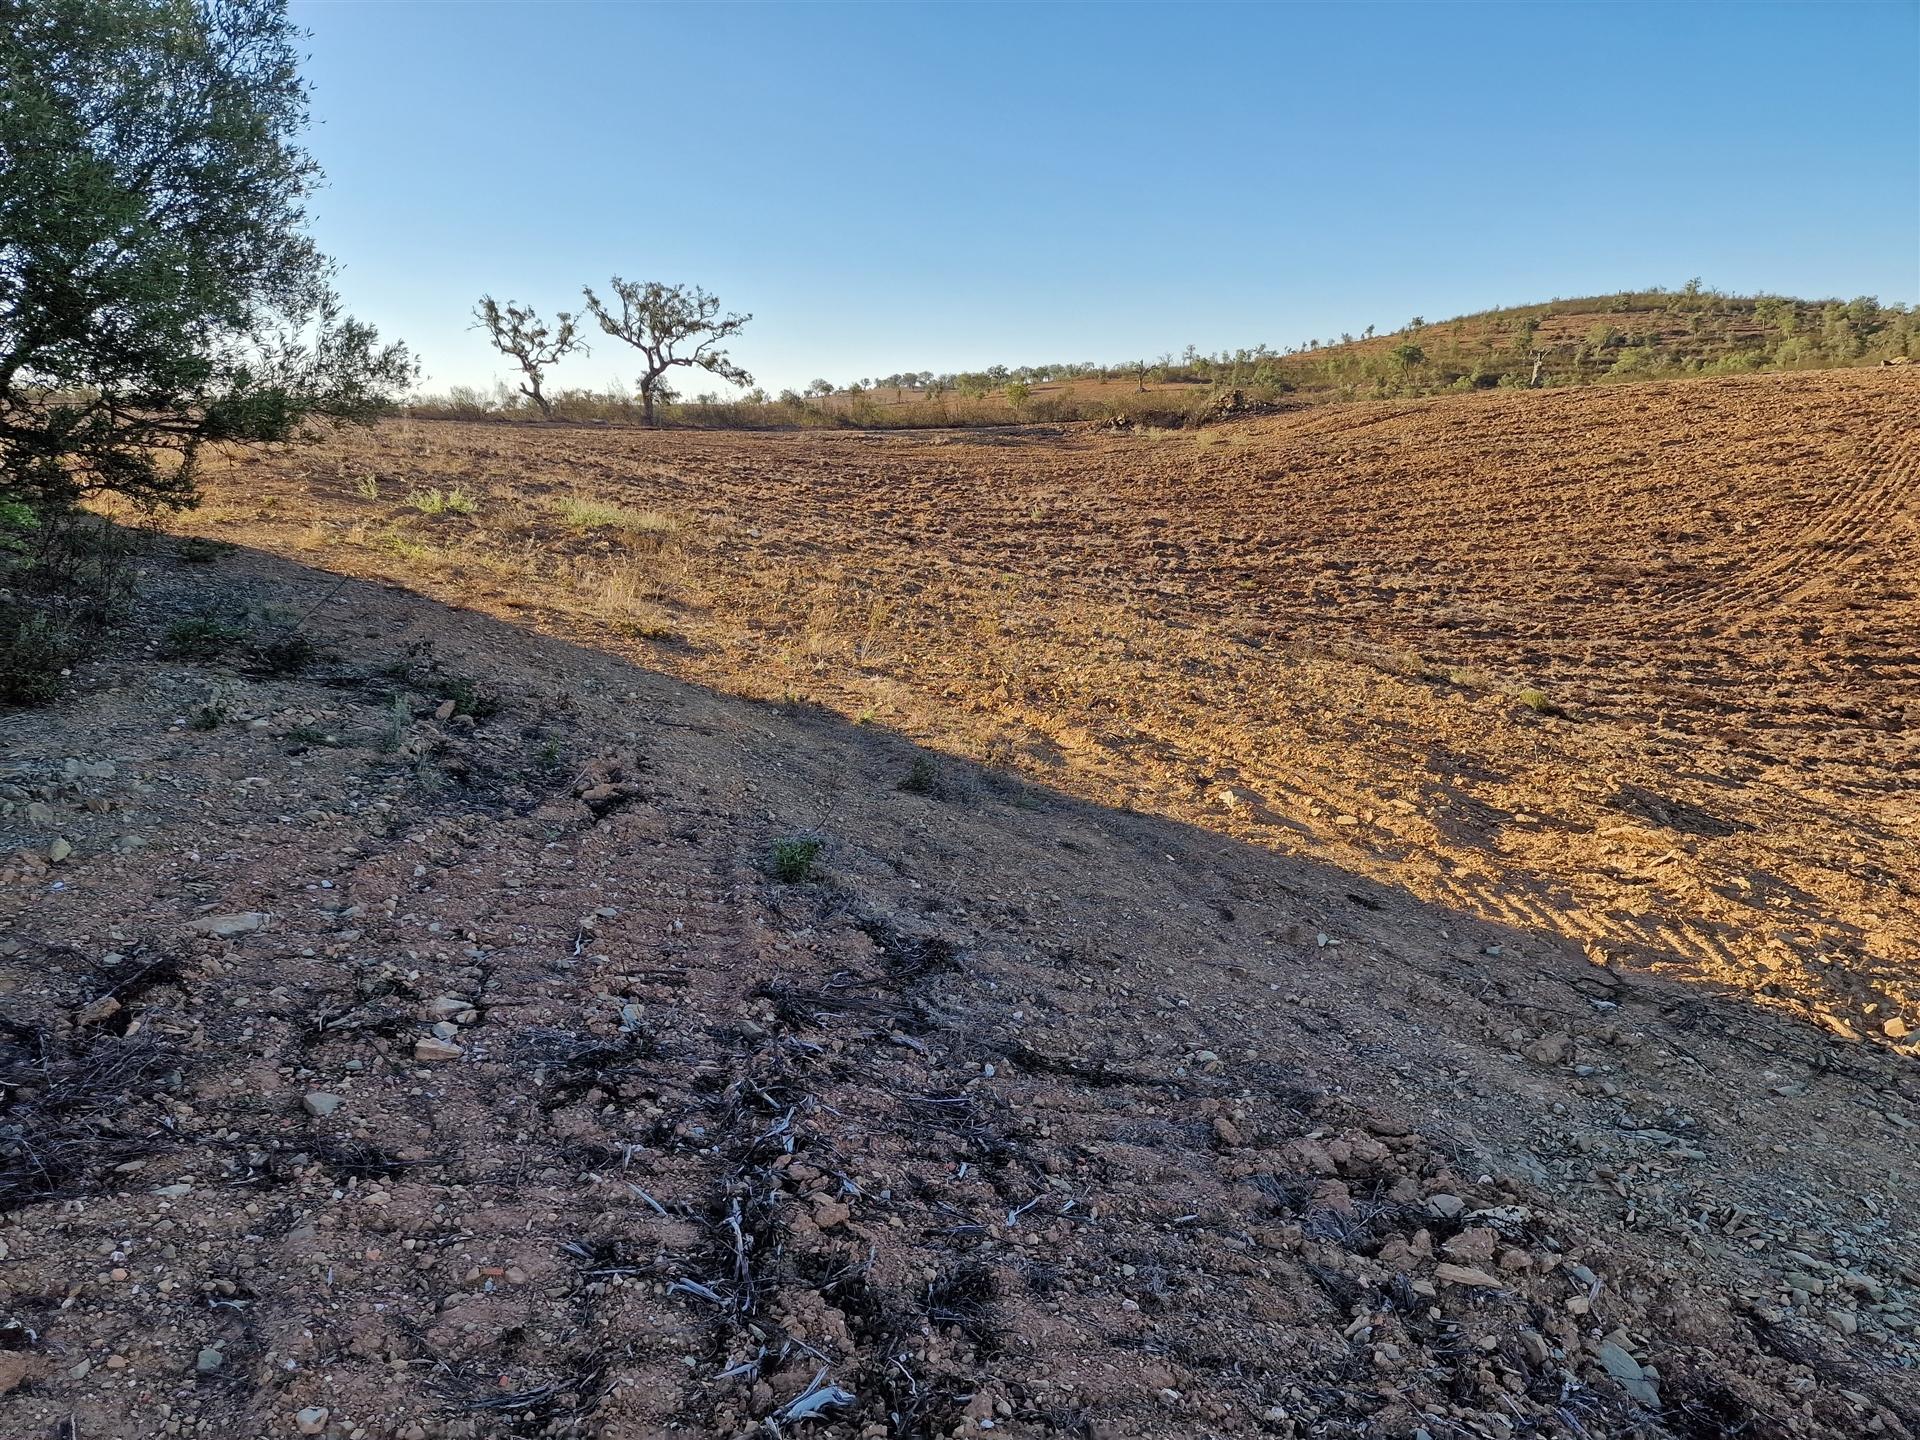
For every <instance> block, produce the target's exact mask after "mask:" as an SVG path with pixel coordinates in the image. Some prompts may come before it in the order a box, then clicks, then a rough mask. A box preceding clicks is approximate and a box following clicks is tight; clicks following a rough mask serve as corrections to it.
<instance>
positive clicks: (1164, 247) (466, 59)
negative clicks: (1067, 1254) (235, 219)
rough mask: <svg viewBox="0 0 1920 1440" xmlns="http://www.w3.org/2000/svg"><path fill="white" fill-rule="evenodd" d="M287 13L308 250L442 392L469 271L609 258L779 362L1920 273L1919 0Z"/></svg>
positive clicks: (1010, 353) (608, 368) (505, 275)
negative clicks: (307, 155)
mask: <svg viewBox="0 0 1920 1440" xmlns="http://www.w3.org/2000/svg"><path fill="white" fill-rule="evenodd" d="M294 14H295V18H296V19H297V20H298V21H299V23H301V24H302V25H304V26H306V27H307V28H308V29H310V30H311V31H312V39H311V43H310V52H311V60H310V62H309V64H308V69H307V73H308V77H309V78H310V80H311V81H312V82H313V84H314V86H315V96H314V114H315V117H316V120H317V122H318V123H317V125H316V128H315V130H314V132H313V135H312V137H311V142H312V148H313V150H314V153H315V154H316V156H317V157H318V158H319V159H320V160H321V162H322V163H323V164H324V166H325V167H326V169H327V172H328V176H329V180H330V185H329V188H328V189H327V190H326V192H325V193H324V194H323V195H322V196H321V197H320V198H319V201H318V204H317V205H316V207H315V214H316V223H315V231H316V234H317V236H318V238H319V240H320V241H321V243H322V245H323V247H324V248H326V249H327V250H328V251H329V252H330V253H331V254H333V255H334V256H335V257H336V258H337V259H339V260H340V261H341V262H342V264H343V266H344V270H343V273H342V276H341V287H342V290H343V292H344V293H345V295H346V297H347V299H348V301H349V304H350V306H351V308H352V309H353V310H354V312H355V313H356V314H359V315H360V316H362V317H363V318H366V319H368V320H371V321H373V322H375V323H376V324H378V325H379V326H380V328H381V329H382V331H383V332H385V333H388V334H392V335H398V336H400V337H402V338H404V339H406V340H408V341H409V342H411V343H412V344H413V345H414V347H415V348H416V349H417V350H418V351H419V352H420V354H421V356H422V359H423V360H424V362H425V365H426V370H427V376H426V381H425V384H426V386H427V387H428V388H444V387H445V386H447V385H448V384H459V383H486V382H487V381H489V380H490V379H491V378H492V377H493V376H494V375H496V374H501V375H504V374H505V373H506V371H505V368H504V367H503V366H502V365H501V364H500V363H499V360H498V357H496V356H494V355H493V354H492V352H490V351H489V350H488V349H487V348H486V346H485V344H484V342H483V341H482V340H481V338H480V337H479V335H478V334H477V333H474V332H471V331H469V330H468V329H467V328H466V326H467V318H468V312H469V311H470V310H471V308H472V305H473V302H474V300H475V298H476V297H478V296H479V295H480V294H481V292H482V291H491V292H492V293H493V294H494V295H495V296H497V297H499V298H501V299H505V298H508V297H512V298H516V299H521V300H525V301H530V302H532V303H534V304H536V305H538V306H539V307H541V308H542V309H546V310H551V309H557V308H561V307H563V306H564V307H568V308H576V307H577V302H578V299H579V292H580V286H581V284H582V283H587V282H592V283H596V284H598V283H602V282H604V281H605V279H606V277H607V276H608V275H609V274H612V273H619V274H621V275H624V276H626V277H628V278H629V279H661V280H671V281H691V282H698V283H700V284H702V285H704V286H706V287H707V288H708V289H710V290H713V291H715V292H717V293H718V294H719V295H720V297H721V299H722V300H723V301H724V302H725V303H726V305H727V306H728V308H730V309H739V310H746V311H751V312H753V314H754V316H755V319H754V322H753V324H752V325H751V326H750V327H748V330H747V331H746V333H745V335H744V336H743V337H742V339H741V342H740V344H739V345H738V346H736V348H735V355H736V358H738V359H739V360H741V361H742V362H743V363H745V364H746V365H747V366H748V367H749V368H750V369H751V370H752V371H753V372H754V373H755V376H756V378H757V379H759V380H760V381H761V382H762V383H763V384H766V385H768V386H769V387H770V388H774V389H778V388H779V387H782V386H786V385H797V384H803V383H804V382H806V381H807V380H809V379H811V378H812V377H814V376H816V375H819V376H825V377H827V378H830V379H833V380H836V381H843V382H844V381H846V380H850V379H854V378H858V377H861V376H867V375H874V374H883V373H889V372H892V371H896V370H903V369H934V370H949V369H959V368H967V367H973V366H983V365H987V364H991V363H994V362H996V361H1000V362H1005V363H1008V364H1014V365H1018V364H1026V363H1042V362H1047V361H1059V360H1081V359H1086V360H1108V361H1118V360H1124V359H1127V358H1131V357H1133V356H1136V355H1156V354H1159V353H1160V352H1162V351H1167V350H1174V351H1178V350H1179V349H1180V348H1181V347H1183V346H1185V345H1186V344H1188V343H1193V344H1195V345H1198V346H1199V347H1200V348H1201V349H1203V350H1214V349H1219V348H1222V347H1234V346H1240V345H1252V344H1256V343H1260V342H1263V341H1264V342H1266V343H1269V344H1272V345H1276V346H1279V345H1288V344H1293V343H1297V342H1299V341H1301V340H1303V339H1306V338H1308V337H1322V338H1324V337H1326V336H1329V335H1332V334H1336V333H1338V332H1339V331H1342V330H1353V331H1358V330H1360V329H1361V328H1362V327H1364V326H1366V325H1368V324H1378V325H1380V326H1381V327H1383V328H1391V327H1394V326H1398V325H1400V324H1403V323H1404V322H1405V321H1406V320H1407V318H1408V317H1409V316H1412V315H1415V314H1420V315H1424V316H1426V317H1427V318H1428V319H1430V320H1437V319H1440V318H1442V317H1444V316H1448V315H1453V314H1458V313H1461V312H1463V311H1470V310H1476V309H1482V308H1485V307H1487V306H1489V305H1494V304H1501V303H1520V302H1525V301H1531V300H1539V299H1545V298H1547V297H1549V296H1553V295H1578V294H1589V293H1593V292H1597V291H1607V290H1617V289H1622V288H1625V287H1629V286H1645V285H1652V284H1664V285H1669V286H1678V285H1680V284H1683V283H1684V282H1685V281H1686V280H1687V279H1688V278H1689V277H1690V276H1695V275H1698V276H1702V277H1704V278H1705V280H1706V282H1707V283H1708V284H1710V285H1714V286H1717V287H1719V288H1722V289H1729V290H1741V291H1750V290H1772V291H1777V292H1781V293H1786V294H1801V295H1809V296H1826V295H1839V296H1852V295H1857V294H1874V295H1878V296H1879V297H1880V298H1881V299H1882V300H1883V301H1888V302H1891V301H1896V300H1898V301H1907V302H1909V303H1911V302H1914V301H1916V300H1920V3H1915V0H1896V3H1883V4H1843V3H1825V4H1819V5H1807V6H1799V5H1744V4H1703V5H1696V6H1689V5H1682V4H1661V5H1653V6H1646V7H1639V6H1631V5H1616V4H1606V5H1595V6H1580V5H1567V4H1548V5H1540V6H1525V5H1517V4H1510V5H1491V6H1456V5H1444V4H1421V5H1408V6H1400V5H1361V4H1352V5H1340V6H1326V7H1322V6H1313V5H1286V6H1272V7H1262V6H1255V5H1231V6H1217V7H1216V6H1202V5H1146V4H1141V5H1120V6H1104V5H1092V4H1084V5H1060V6H1051V7H1050V6H1042V5H1033V4H1028V5H1007V6H1000V5H989V4H967V5H880V4H873V5H830V4H818V5H802V4H784V5H768V6H760V5H711V4H710V5H698V6H684V7H682V6H645V5H638V4H578V5H575V4H535V3H523V4H493V5H485V4H474V5H468V4H412V5H404V4H348V3H338V0H333V3H296V5H295V7H294ZM603 338H604V337H603ZM620 352H621V347H619V346H618V343H617V342H613V341H605V342H604V343H601V344H598V345H596V346H595V348H594V353H593V355H592V356H591V357H590V358H587V359H576V360H570V361H568V362H567V363H566V364H565V365H563V366H562V367H561V369H560V371H559V372H558V374H557V375H556V377H555V378H556V380H557V381H558V382H559V383H561V384H567V385H596V386H597V385H600V384H604V383H605V382H606V380H607V379H608V378H609V377H610V376H612V375H615V374H619V375H623V376H625V377H626V378H627V379H628V380H629V381H630V380H631V377H632V374H633V371H634V369H635V367H634V366H633V365H632V364H631V363H630V361H629V359H628V356H627V355H626V354H622V353H620ZM688 388H690V389H694V388H700V386H699V384H696V385H694V386H691V387H688Z"/></svg>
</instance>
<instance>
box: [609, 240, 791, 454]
mask: <svg viewBox="0 0 1920 1440" xmlns="http://www.w3.org/2000/svg"><path fill="white" fill-rule="evenodd" d="M609 291H610V295H611V300H612V301H614V302H617V305H616V304H614V303H603V302H602V301H601V299H600V297H599V296H598V295H596V294H594V293H593V290H592V289H591V288H588V289H587V290H586V291H585V292H584V293H585V295H586V300H587V311H588V313H589V314H591V315H592V316H593V318H594V319H595V320H597V321H599V322H600V328H601V329H602V330H604V331H606V332H607V334H609V335H611V336H613V337H614V338H615V339H617V340H624V341H626V342H627V343H628V344H629V345H631V346H633V347H634V348H635V349H636V350H638V351H639V352H640V353H641V355H643V356H644V357H645V358H646V368H645V369H644V370H643V371H642V372H641V375H640V406H641V411H642V413H643V415H644V416H645V418H646V422H647V424H649V425H652V424H653V423H654V402H655V400H656V399H665V398H667V397H668V395H670V393H671V392H670V391H668V389H667V385H666V374H667V372H668V371H669V370H671V369H672V368H673V367H674V366H676V365H685V366H690V367H692V368H694V369H698V370H705V371H706V372H707V373H708V374H709V375H718V376H719V377H720V378H721V379H722V380H731V381H732V382H733V383H734V384H736V385H751V384H752V383H753V377H752V376H751V375H749V374H748V373H747V372H746V371H745V370H744V369H742V368H741V367H740V366H738V365H736V364H734V362H733V361H732V360H731V359H729V358H728V356H727V352H726V350H725V349H723V348H722V347H723V345H724V344H725V342H726V341H727V340H729V339H731V338H732V337H733V336H735V335H737V334H739V333H740V330H741V328H742V327H743V326H745V325H746V323H747V322H748V321H749V320H751V319H753V316H751V315H725V316H723V315H721V313H720V301H719V300H718V299H717V298H715V297H714V296H712V295H709V294H708V293H707V292H706V291H704V290H702V289H700V288H699V287H698V286H686V285H662V284H660V283H659V282H658V281H655V280H648V281H644V282H637V281H632V280H622V279H621V278H620V277H619V276H618V275H616V276H614V277H613V279H612V281H611V282H610V285H609Z"/></svg>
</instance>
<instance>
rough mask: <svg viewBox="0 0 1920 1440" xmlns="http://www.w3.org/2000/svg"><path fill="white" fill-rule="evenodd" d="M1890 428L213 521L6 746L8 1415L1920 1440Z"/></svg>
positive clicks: (1506, 396) (634, 471) (480, 490)
mask: <svg viewBox="0 0 1920 1440" xmlns="http://www.w3.org/2000/svg"><path fill="white" fill-rule="evenodd" d="M1916 398H1920V375H1916V374H1915V373H1913V372H1912V371H1909V370H1887V371H1867V370H1861V371H1826V372H1822V373H1818V374H1807V375H1773V376H1747V377H1731V378H1724V377H1723V378H1704V379H1692V380H1685V381H1667V382H1657V383H1649V384H1636V385H1621V386H1605V387H1598V388H1592V389H1584V390H1578V391H1545V392H1533V391H1503V392H1501V393H1498V394H1489V395H1457V396H1456V395H1449V396H1441V397H1436V398H1396V399H1389V400H1382V401H1367V402H1360V403H1351V404H1347V403H1333V404H1327V405H1322V406H1318V407H1315V408H1312V409H1305V410H1301V411H1298V412H1294V413H1287V414H1279V415H1272V416H1265V417H1258V418H1254V419H1249V420H1238V421H1232V422H1229V423H1224V424H1217V425H1211V426H1208V427H1206V428H1204V429H1199V430H1194V431H1190V432H1177V433H1175V432H1152V433H1147V432H1144V431H1141V430H1138V429H1136V430H1134V431H1126V432H1115V431H1095V430H1092V429H1078V430H1071V431H1063V432H1059V433H1050V432H1046V431H1042V430H1029V431H1024V432H1017V433H985V432H978V431H956V432H946V433H937V434H912V435H906V434H889V435H869V434H862V433H852V432H847V433H840V432H807V433H788V434H781V435H741V434H716V433H698V432H685V431H683V432H663V433H646V432H641V431H634V430H625V429H620V430H613V429H609V430H604V431H600V430H590V429H587V428H584V427H564V426H561V427H531V426H529V427H518V426H515V427H507V426H501V425H497V424H491V425H479V424H474V425H467V424H457V423H448V422H437V421H420V420H414V421H403V422H397V423H393V424H389V425H386V426H383V427H382V428H381V429H380V430H378V431H376V432H374V433H372V434H370V435H366V434H351V435H347V436H344V437H342V438H340V439H339V440H337V441H334V442H331V443H329V444H327V445H325V446H322V447H319V448H317V449H305V450H288V451H285V452H282V453H276V454H271V455H263V456H255V457H252V458H235V459H233V460H231V461H230V462H229V463H227V464H226V465H225V466H224V467H222V468H221V470H220V472H219V473H218V474H216V475H214V476H213V477H212V479H211V485H212V490H211V493H210V495H209V499H208V503H207V504H206V506H205V507H203V509H202V510H200V511H199V512H196V513H195V514H194V515H192V516H189V517H186V518H185V519H184V521H183V523H182V525H181V527H180V531H179V533H178V534H176V535H174V536H172V537H169V538H167V539H165V540H163V541H160V542H159V543H158V544H157V546H156V548H154V549H153V550H152V551H151V553H150V554H149V555H148V557H147V560H146V562H145V564H146V570H147V574H146V575H145V577H144V580H143V591H142V597H141V604H140V605H139V607H138V608H137V611H136V613H135V616H134V618H133V621H132V623H131V626H130V628H129V630H128V631H126V632H125V633H124V634H122V635H121V636H120V637H119V638H118V639H117V640H116V641H115V642H114V643H113V644H111V645H110V646H105V647H102V649H101V650H100V651H99V653H97V654H95V655H93V656H91V657H90V658H89V659H88V661H87V662H86V663H85V664H83V665H80V666H79V667H77V669H76V672H75V675H74V676H73V677H72V678H71V680H70V681H69V682H68V683H67V684H66V685H65V689H64V693H63V694H62V695H61V697H60V698H59V699H58V700H57V702H56V703H55V705H54V706H53V707H51V708H49V709H45V710H40V711H32V712H19V713H15V714H12V715H9V717H8V733H7V749H6V765H7V767H8V779H7V783H8V785H9V787H11V788H9V789H8V790H7V791H6V792H4V797H5V800H6V806H5V808H4V810H3V811H0V824H4V826H5V827H6V834H5V840H6V841H7V844H8V853H10V854H11V856H12V858H11V859H9V860H8V861H7V862H6V864H5V866H4V868H0V918H4V920H5V922H6V923H7V926H8V929H7V935H8V940H7V943H6V944H5V945H4V946H0V994H4V995H5V996H6V999H7V1018H6V1024H5V1027H4V1029H0V1067H4V1068H0V1076H4V1078H5V1085H6V1090H5V1092H4V1099H3V1100H0V1104H3V1105H4V1114H0V1120H3V1121H4V1124H5V1126H6V1128H5V1129H4V1130H0V1162H4V1163H0V1180H4V1182H5V1184H6V1186H7V1187H8V1188H7V1189H6V1191H5V1192H4V1195H0V1206H3V1207H4V1208H5V1210H6V1212H7V1213H8V1215H9V1217H10V1219H9V1223H8V1226H7V1228H6V1230H5V1231H4V1232H3V1233H4V1236H5V1239H6V1241H7V1243H8V1247H9V1248H8V1251H7V1253H6V1255H5V1256H4V1257H3V1258H4V1262H5V1263H4V1264H0V1286H4V1287H5V1290H4V1300H5V1304H4V1307H0V1313H3V1314H5V1315H8V1316H11V1317H15V1318H13V1320H12V1321H11V1324H10V1325H9V1329H8V1333H9V1334H10V1335H11V1336H12V1339H11V1340H10V1341H9V1343H8V1345H7V1346H6V1347H3V1348H0V1431H4V1433H8V1434H15V1433H17V1434H37V1433H43V1432H48V1431H51V1430H53V1428H54V1427H55V1426H61V1425H68V1424H71V1426H72V1428H74V1429H75V1430H76V1431H77V1433H79V1434H81V1435H88V1434H102V1435H117V1434H145V1433H155V1432H165V1430H166V1427H167V1426H169V1425H174V1426H177V1427H178V1429H179V1430H180V1431H181V1432H182V1433H198V1434H204V1435H210V1436H220V1437H225V1436H242V1435H245V1436H251V1435H256V1434H274V1433H289V1432H290V1431H292V1430H293V1429H295V1428H297V1426H298V1425H300V1424H307V1423H311V1424H314V1425H317V1426H319V1427H320V1428H319V1430H317V1431H315V1432H313V1433H332V1434H339V1435H350V1434H351V1432H352V1431H353V1430H354V1429H359V1430H362V1431H363V1432H364V1433H365V1434H367V1435H374V1436H396V1435H400V1436H405V1435H425V1434H435V1435H446V1436H455V1435H459V1436H474V1437H502V1440H504V1437H508V1436H530V1435H539V1434H545V1435H581V1436H592V1435H600V1436H606V1437H628V1436H651V1435H655V1434H662V1433H667V1432H669V1431H671V1430H675V1429H677V1430H679V1431H680V1432H682V1433H695V1434H723V1435H736V1434H749V1433H759V1434H765V1433H768V1430H767V1424H766V1422H768V1421H769V1420H771V1421H772V1423H773V1425H774V1426H775V1427H778V1428H779V1429H780V1430H781V1431H782V1432H783V1433H794V1432H795V1431H796V1430H798V1429H804V1430H805V1432H806V1433H810V1434H815V1435H819V1436H823V1437H829V1440H853V1437H856V1436H862V1435H878V1434H898V1435H927V1436H932V1435H940V1436H951V1435H956V1434H957V1435H962V1436H966V1435H981V1434H987V1433H996V1434H1002V1435H1013V1436H1027V1437H1067V1436H1085V1435H1090V1434H1093V1435H1105V1436H1112V1437H1132V1436H1148V1435H1154V1436H1161V1435H1171V1434H1178V1435H1215V1434H1217V1435H1247V1436H1254V1435H1264V1436H1307V1435H1324V1436H1348V1437H1356V1440H1357V1437H1361V1436H1377V1435H1405V1436H1411V1435H1414V1434H1416V1433H1418V1432H1419V1431H1420V1430H1425V1431H1426V1433H1427V1434H1428V1435H1430V1436H1435V1437H1438V1436H1442V1435H1449V1436H1451V1435H1480V1436H1499V1437H1512V1436H1518V1435H1534V1436H1549V1437H1565V1440H1575V1437H1599V1436H1606V1437H1614V1436H1620V1437H1625V1436H1673V1437H1686V1440H1694V1437H1704V1436H1709V1435H1724V1434H1736V1433H1737V1434H1745V1435H1752V1436H1759V1437H1787V1436H1814V1435H1839V1434H1879V1435H1887V1436H1901V1435H1910V1434H1911V1433H1912V1431H1913V1422H1912V1420H1911V1418H1910V1417H1912V1416H1913V1415H1914V1414H1915V1413H1916V1405H1917V1404H1920V1393H1916V1386H1915V1380H1914V1377H1915V1375H1916V1373H1920V1370H1917V1369H1916V1362H1920V1335H1917V1333H1916V1326H1920V1244H1916V1237H1917V1236H1920V1229H1917V1228H1916V1219H1920V1214H1917V1213H1916V1204H1917V1203H1920V1200H1917V1198H1916V1196H1915V1195H1914V1193H1913V1191H1912V1187H1910V1186H1908V1185H1905V1184H1903V1183H1901V1181H1900V1179H1899V1177H1902V1176H1904V1175H1906V1174H1908V1173H1911V1172H1912V1171H1913V1170H1914V1168H1915V1166H1916V1164H1917V1163H1920V1082H1916V1079H1915V1071H1914V1068H1913V1062H1914V1059H1915V1056H1916V1054H1920V1049H1917V1048H1916V1046H1917V1044H1920V1035H1916V1031H1920V986H1917V985H1916V980H1915V976H1916V974H1920V970H1916V966H1915V962H1916V960H1917V959H1920V870H1916V864H1915V856H1916V854H1920V809H1916V806H1915V801H1914V797H1913V795H1912V793H1911V791H1912V787H1911V785H1910V783H1909V781H1908V777H1909V776H1910V775H1911V773H1912V772H1913V770H1914V768H1915V765H1916V763H1917V762H1920V754H1916V751H1915V746H1916V739H1915V736H1916V734H1917V733H1920V732H1917V731H1916V728H1915V725H1914V721H1915V719H1916V718H1920V717H1916V715H1915V713H1914V706H1915V696H1916V694H1917V693H1920V691H1917V690H1916V680H1920V670H1916V664H1920V662H1917V661H1916V657H1915V655H1914V652H1913V646H1912V643H1911V637H1912V635H1913V633H1914V627H1915V623H1916V620H1920V573H1916V564H1917V562H1916V558H1915V557H1916V555H1920V509H1916V506H1917V505H1920V490H1916V487H1915V484H1914V480H1915V476H1916V472H1917V471H1920V447H1917V446H1916V439H1915V436H1914V433H1913V428H1912V424H1911V416H1912V415H1913V413H1914V409H1915V405H1914V402H1915V400H1916ZM293 636H304V637H306V640H307V642H308V644H307V647H306V648H304V649H303V648H301V647H299V646H296V645H294V644H292V643H291V638H290V637H293ZM56 840H57V842H58V844H57V845H56V843H55V842H56ZM321 1411H324V1412H325V1413H324V1414H320V1413H319V1412H321ZM316 1415H318V1419H315V1418H314V1417H315V1416H316ZM303 1416H304V1419H302V1418H300V1417H303ZM803 1421H804V1425H802V1424H801V1422H803ZM329 1427H330V1428H329Z"/></svg>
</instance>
